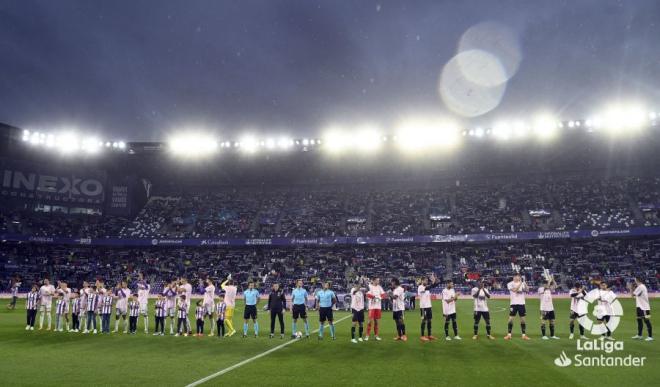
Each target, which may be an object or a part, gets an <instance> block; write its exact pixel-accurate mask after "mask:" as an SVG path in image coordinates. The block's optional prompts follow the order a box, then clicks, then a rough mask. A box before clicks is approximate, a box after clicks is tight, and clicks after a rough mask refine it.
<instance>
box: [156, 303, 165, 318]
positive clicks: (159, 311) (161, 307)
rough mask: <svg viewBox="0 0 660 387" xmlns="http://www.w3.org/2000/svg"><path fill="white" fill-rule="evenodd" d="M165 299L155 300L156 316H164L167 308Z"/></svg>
mask: <svg viewBox="0 0 660 387" xmlns="http://www.w3.org/2000/svg"><path fill="white" fill-rule="evenodd" d="M166 304H167V301H165V300H158V301H156V305H155V308H156V317H166V316H167V308H166Z"/></svg>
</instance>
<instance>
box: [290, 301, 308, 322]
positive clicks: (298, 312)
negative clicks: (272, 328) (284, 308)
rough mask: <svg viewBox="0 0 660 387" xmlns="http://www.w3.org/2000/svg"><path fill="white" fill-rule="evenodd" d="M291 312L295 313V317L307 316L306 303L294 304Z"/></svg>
mask: <svg viewBox="0 0 660 387" xmlns="http://www.w3.org/2000/svg"><path fill="white" fill-rule="evenodd" d="M291 314H292V315H293V318H294V319H296V318H307V308H306V307H305V304H295V305H293V308H292V311H291Z"/></svg>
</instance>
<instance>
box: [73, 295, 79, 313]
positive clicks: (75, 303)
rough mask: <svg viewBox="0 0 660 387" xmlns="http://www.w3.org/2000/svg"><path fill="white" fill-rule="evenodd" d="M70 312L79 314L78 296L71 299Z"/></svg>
mask: <svg viewBox="0 0 660 387" xmlns="http://www.w3.org/2000/svg"><path fill="white" fill-rule="evenodd" d="M71 313H73V314H80V298H76V299H74V300H73V301H71Z"/></svg>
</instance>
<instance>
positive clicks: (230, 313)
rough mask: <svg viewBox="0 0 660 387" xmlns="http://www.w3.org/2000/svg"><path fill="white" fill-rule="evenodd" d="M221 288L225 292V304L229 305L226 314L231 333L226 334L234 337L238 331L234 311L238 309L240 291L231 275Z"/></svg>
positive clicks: (226, 321) (226, 322)
mask: <svg viewBox="0 0 660 387" xmlns="http://www.w3.org/2000/svg"><path fill="white" fill-rule="evenodd" d="M220 288H221V289H222V290H223V291H224V292H225V303H226V304H227V311H226V313H225V324H226V325H227V329H229V332H227V333H226V335H227V336H233V335H234V334H236V329H234V322H233V320H232V319H233V318H234V309H235V308H236V293H237V291H238V289H237V288H236V285H234V281H233V280H232V279H231V274H230V275H229V276H227V279H226V280H225V282H223V283H222V284H221V285H220Z"/></svg>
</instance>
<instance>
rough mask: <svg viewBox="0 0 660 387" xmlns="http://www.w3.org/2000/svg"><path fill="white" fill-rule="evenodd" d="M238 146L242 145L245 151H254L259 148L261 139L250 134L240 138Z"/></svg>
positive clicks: (241, 147)
mask: <svg viewBox="0 0 660 387" xmlns="http://www.w3.org/2000/svg"><path fill="white" fill-rule="evenodd" d="M238 147H240V149H241V150H242V151H243V152H246V153H254V152H256V151H257V150H258V149H259V141H258V140H257V138H256V137H254V136H253V135H250V134H248V135H245V136H243V137H242V138H241V139H240V140H239V142H238Z"/></svg>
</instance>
